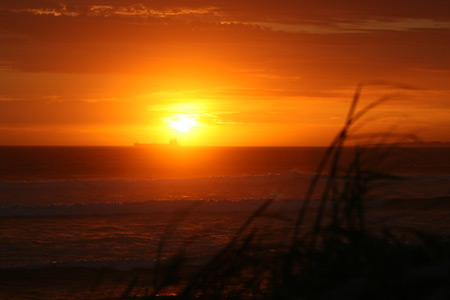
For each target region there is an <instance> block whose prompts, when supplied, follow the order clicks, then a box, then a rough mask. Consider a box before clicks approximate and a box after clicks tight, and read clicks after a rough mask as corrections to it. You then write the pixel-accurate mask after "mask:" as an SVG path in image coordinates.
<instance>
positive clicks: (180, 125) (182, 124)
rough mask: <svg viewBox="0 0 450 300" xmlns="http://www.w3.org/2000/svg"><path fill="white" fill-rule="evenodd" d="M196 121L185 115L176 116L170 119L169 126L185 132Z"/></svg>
mask: <svg viewBox="0 0 450 300" xmlns="http://www.w3.org/2000/svg"><path fill="white" fill-rule="evenodd" d="M196 124H197V122H196V121H195V120H193V119H190V118H189V117H187V116H178V117H175V118H173V119H171V120H170V126H172V128H173V129H176V130H178V131H181V132H186V131H188V130H189V129H191V128H192V127H193V126H195V125H196Z"/></svg>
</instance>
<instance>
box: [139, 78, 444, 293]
mask: <svg viewBox="0 0 450 300" xmlns="http://www.w3.org/2000/svg"><path fill="white" fill-rule="evenodd" d="M378 83H379V82H378ZM397 87H401V88H406V87H405V86H397ZM361 91H362V85H359V86H358V87H357V89H356V92H355V94H354V97H353V101H352V104H351V106H350V109H349V113H348V116H347V118H346V122H345V124H344V126H343V128H342V129H341V131H340V132H339V133H338V135H337V136H336V138H335V139H334V140H333V142H332V143H331V145H330V146H329V147H328V149H327V151H326V153H325V154H324V156H323V159H322V161H321V163H320V164H319V166H318V169H317V174H316V175H315V177H314V178H313V179H312V181H311V184H310V186H309V189H308V191H307V194H306V196H305V198H304V199H302V206H301V208H300V209H299V210H298V212H297V213H296V215H295V217H294V218H293V219H288V220H290V221H289V222H290V223H289V224H288V225H289V226H286V228H285V229H283V230H282V231H281V232H279V239H278V240H275V241H274V239H270V241H268V239H267V235H266V233H265V231H264V229H261V228H259V227H256V226H254V224H255V222H257V220H258V219H260V218H261V217H262V216H263V215H264V213H265V212H266V211H267V210H268V208H269V207H270V205H271V203H272V202H273V201H274V200H275V199H274V198H270V199H268V200H266V201H265V202H264V203H263V205H261V206H260V207H259V208H258V209H257V210H256V211H255V212H254V213H253V214H252V215H251V216H250V217H249V218H248V219H247V220H246V222H245V223H244V224H242V226H241V227H240V229H239V230H238V231H237V232H236V234H235V235H234V236H233V238H232V239H231V240H230V242H229V243H228V244H227V245H226V246H225V247H224V248H223V249H222V250H221V251H220V252H219V253H218V254H216V255H214V256H213V257H211V258H210V259H209V260H208V261H207V262H206V263H204V264H203V265H201V266H199V267H196V268H194V269H189V268H185V267H184V263H185V261H186V259H185V255H184V249H180V251H179V253H178V254H177V255H176V256H175V257H173V259H172V261H171V263H167V264H166V265H165V266H164V267H162V266H160V265H158V268H157V269H158V270H157V272H156V273H155V274H156V275H155V281H154V284H153V285H154V286H153V289H152V292H151V293H150V294H149V295H147V296H145V297H144V298H145V299H161V298H176V299H400V298H402V299H448V297H450V288H449V285H448V283H449V282H450V243H449V239H448V237H441V236H432V235H430V234H425V233H423V232H419V231H411V232H410V233H409V234H410V236H411V237H413V238H412V240H413V242H409V241H407V240H405V239H404V238H401V237H399V236H398V235H397V234H396V232H395V231H393V230H390V229H389V228H384V229H382V230H371V229H369V228H368V226H367V224H366V223H367V222H366V212H365V200H366V199H367V195H368V192H369V191H370V189H371V186H372V184H374V183H376V182H377V180H379V179H383V178H385V176H388V175H387V174H386V173H384V172H382V171H383V170H382V165H383V161H384V160H385V159H386V158H387V157H388V156H389V151H390V150H391V147H389V146H386V145H384V146H379V145H381V144H383V141H384V140H383V139H385V138H388V135H383V138H382V139H380V141H379V142H380V143H377V144H375V145H373V146H372V147H370V151H369V150H368V148H367V147H357V146H353V147H352V148H351V151H353V159H352V160H351V161H346V162H343V160H342V153H343V151H348V149H349V148H347V147H346V146H347V145H346V144H345V143H346V142H347V141H348V139H349V137H350V135H351V133H352V130H353V129H354V128H355V127H356V128H357V127H358V126H362V125H363V123H364V121H362V120H363V117H364V116H365V115H366V114H367V113H368V112H369V111H371V110H372V109H373V108H375V107H376V106H378V105H380V104H381V103H383V102H385V101H387V100H388V99H390V97H391V96H386V97H383V98H380V99H378V100H376V101H373V102H371V103H369V104H367V105H366V106H365V107H363V108H362V109H360V110H358V109H357V107H358V104H359V100H360V96H361ZM319 182H321V184H320V185H319ZM319 187H320V189H321V190H319V191H318V189H319ZM318 193H319V194H320V197H319V199H315V198H314V199H313V195H317V194H318ZM312 203H315V204H317V203H318V205H315V206H313V205H312ZM286 222H288V221H286ZM193 242H194V243H195V241H193ZM187 269H189V270H188V271H186V270H187ZM130 289H132V286H130ZM171 289H176V292H175V293H174V295H173V296H167V293H164V291H167V290H171ZM161 295H166V296H161Z"/></svg>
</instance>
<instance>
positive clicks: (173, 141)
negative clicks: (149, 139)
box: [134, 139, 180, 147]
mask: <svg viewBox="0 0 450 300" xmlns="http://www.w3.org/2000/svg"><path fill="white" fill-rule="evenodd" d="M134 146H136V147H179V146H180V144H179V143H178V141H177V139H170V141H169V143H168V144H141V143H134Z"/></svg>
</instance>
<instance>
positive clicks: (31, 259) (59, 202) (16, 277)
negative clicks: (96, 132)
mask: <svg viewBox="0 0 450 300" xmlns="http://www.w3.org/2000/svg"><path fill="white" fill-rule="evenodd" d="M325 151H326V148H321V147H0V298H2V299H9V298H11V299H58V297H59V298H60V299H69V298H70V299H88V298H91V297H92V299H97V298H95V297H94V296H92V295H94V294H95V293H91V294H88V291H87V290H86V289H85V288H84V290H83V292H80V288H79V287H77V291H78V292H79V293H76V292H75V293H74V292H73V291H72V290H71V288H73V287H74V284H73V282H78V283H77V284H82V283H83V282H84V283H86V284H87V282H89V284H92V282H97V281H95V280H94V279H96V278H97V277H95V278H94V279H93V278H91V277H92V276H94V275H89V274H97V275H98V274H103V275H104V274H105V272H107V273H108V274H116V275H117V274H119V273H120V272H125V273H127V272H128V273H127V274H131V273H132V272H136V270H145V269H151V268H152V267H153V266H154V264H155V261H156V260H162V261H164V260H166V259H169V258H170V257H171V256H172V255H173V254H174V253H176V252H177V251H178V250H179V249H180V248H182V247H185V245H186V241H194V242H193V243H191V244H190V246H189V251H188V252H187V253H188V256H189V257H190V258H191V259H192V263H193V264H195V263H196V262H197V263H200V262H201V261H202V260H204V259H206V258H207V257H209V256H211V255H213V254H214V253H216V252H217V251H219V250H220V248H221V247H223V246H224V245H225V244H226V243H227V241H229V240H230V238H231V237H232V236H233V234H234V232H236V230H237V229H238V228H239V226H240V225H241V224H242V223H243V222H244V221H245V220H246V218H247V217H248V216H249V215H251V214H252V212H253V211H254V210H255V209H257V208H258V207H259V206H260V205H261V204H262V203H263V202H264V201H265V200H266V199H269V198H274V199H275V201H274V202H273V204H272V206H271V207H270V209H271V211H272V212H277V213H280V212H285V213H286V214H287V215H289V214H292V213H295V212H296V211H297V210H298V209H299V207H300V206H301V204H302V200H303V198H304V196H305V193H306V191H307V188H308V186H309V184H310V181H311V178H313V177H314V175H315V174H316V170H317V166H318V165H319V163H320V161H321V158H322V157H323V155H324V153H325ZM379 151H380V150H379V149H376V148H372V149H370V148H369V149H366V154H367V157H369V162H370V163H371V164H372V165H373V167H374V168H376V171H377V172H379V173H380V174H381V173H383V174H389V176H380V179H379V180H377V181H376V184H374V185H373V186H371V190H370V192H369V193H368V195H367V206H368V207H375V208H377V207H383V206H385V205H387V204H389V203H391V204H392V203H393V201H403V202H405V201H410V203H414V205H412V206H415V207H419V208H420V211H423V210H425V209H422V208H423V207H425V205H422V206H421V205H420V204H419V205H418V204H417V203H418V201H419V202H420V201H423V203H428V202H429V201H428V202H427V200H426V199H442V198H446V197H449V196H450V148H394V149H390V150H389V155H388V156H386V157H384V156H379V155H378V156H377V153H379ZM352 154H353V150H352V149H346V150H345V151H344V153H343V163H344V164H346V163H348V162H349V161H350V160H351V157H352ZM382 158H383V159H382ZM324 178H326V177H325V176H324ZM321 184H323V180H322V181H319V187H318V191H317V193H316V194H314V195H313V199H316V198H318V197H319V196H320V188H321ZM406 203H408V202H406ZM311 205H312V206H313V207H314V205H316V204H315V202H314V201H313V203H312V204H311ZM392 207H394V208H393V209H394V210H395V211H394V212H393V211H392V210H391V211H390V212H389V216H390V221H386V216H383V217H384V218H385V219H383V220H384V221H383V222H385V223H386V222H392V224H394V225H395V226H400V225H404V226H413V225H418V226H419V227H422V228H429V229H430V230H436V231H438V232H440V233H442V232H446V233H447V234H448V231H447V230H448V229H449V224H448V221H447V219H448V218H446V217H445V216H444V215H440V216H436V215H434V216H433V218H425V219H420V218H419V215H421V216H422V217H423V214H422V213H418V212H417V210H416V211H415V212H414V213H412V214H411V213H409V212H408V209H407V206H406V208H405V207H404V206H402V207H400V208H398V209H397V210H396V208H395V205H393V206H392ZM393 216H397V221H395V220H394V217H393ZM277 222H278V221H274V220H272V221H267V219H265V220H264V221H262V222H260V223H257V224H256V225H255V226H260V228H268V227H272V228H274V227H280V226H289V225H287V224H286V223H283V224H284V225H281V223H280V222H278V223H277ZM194 237H195V238H194ZM161 241H164V244H162V242H161ZM61 270H64V272H62V271H61ZM67 270H71V271H70V272H68V271H67ZM75 270H76V271H75ZM105 270H106V271H105ZM49 272H50V273H51V275H48V274H49ZM55 272H56V273H55ZM117 272H118V273H117ZM130 272H131V273H130ZM55 274H57V275H55ZM61 274H64V275H61ZM68 274H70V275H68ZM120 274H122V273H120ZM97 275H96V276H97ZM103 275H102V276H103ZM27 276H28V277H27ZM46 276H47V277H48V278H47V277H46ZM65 276H66V277H67V276H68V277H67V278H66V277H65ZM77 276H78V277H77ZM89 276H91V277H89ZM99 276H100V275H99ZM121 276H122V275H121ZM79 277H82V278H85V281H83V280H81V281H80V278H79ZM42 278H47V279H45V280H44V279H42ZM49 278H50V279H49ZM61 278H64V280H63V281H61V280H62V279H61ZM117 278H122V277H120V276H119V275H117ZM117 278H116V279H117ZM97 279H98V278H97ZM116 279H114V280H116ZM58 280H59V281H58ZM108 280H110V279H108ZM117 280H119V279H117ZM44 281H45V282H46V283H45V284H43V282H44ZM27 282H28V284H27ZM49 282H54V284H55V285H56V286H57V287H55V286H49V284H50V283H49ZM114 282H115V281H114ZM103 283H104V282H103ZM104 284H105V283H104ZM106 284H109V285H114V286H115V287H116V288H118V286H119V285H117V284H116V283H114V284H113V281H108V283H106ZM24 287H25V288H24ZM93 289H95V284H94V287H93ZM102 290H103V291H104V290H105V289H102ZM91 292H92V290H91ZM97 292H98V291H97ZM119 292H120V291H119ZM119 292H117V293H119ZM111 293H113V292H111ZM68 295H70V297H69V296H68ZM87 295H89V297H88V296H87ZM95 295H96V294H95ZM98 297H99V299H100V298H102V299H105V297H106V296H105V295H104V294H101V296H98Z"/></svg>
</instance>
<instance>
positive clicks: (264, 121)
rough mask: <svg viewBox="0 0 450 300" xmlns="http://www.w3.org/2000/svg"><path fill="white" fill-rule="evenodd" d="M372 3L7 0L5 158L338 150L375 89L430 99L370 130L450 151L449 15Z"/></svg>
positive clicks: (437, 7) (2, 78)
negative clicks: (120, 148)
mask: <svg viewBox="0 0 450 300" xmlns="http://www.w3.org/2000/svg"><path fill="white" fill-rule="evenodd" d="M37 2H38V3H37ZM316 2H317V3H316ZM365 2H367V1H337V0H324V1H315V2H313V1H303V0H296V1H282V0H278V1H264V0H259V1H230V0H219V1H203V0H195V1H194V0H190V1H189V0H174V1H167V0H157V1H132V0H101V1H87V0H66V1H63V0H62V1H45V0H43V1H32V0H22V1H16V0H2V1H1V3H0V41H1V47H0V145H132V144H133V143H134V142H141V143H151V142H156V143H166V142H168V140H169V139H170V138H173V137H175V138H178V140H179V141H180V142H181V144H182V145H202V146H203V145H204V146H208V145H211V146H217V145H225V146H231V145H326V144H328V142H329V141H330V138H331V137H332V136H333V135H334V134H335V132H336V130H337V129H338V128H339V127H340V126H341V125H342V123H343V121H344V118H345V114H346V110H347V109H348V106H349V103H350V101H351V97H352V93H353V90H354V88H355V86H356V85H357V84H358V83H359V82H361V81H369V80H386V81H395V82H401V83H405V84H408V85H411V86H415V87H417V88H420V89H415V90H398V89H392V88H388V87H386V86H374V85H370V86H367V87H366V88H365V89H364V97H363V102H366V103H367V102H368V101H370V100H371V99H376V98H377V97H379V96H381V95H384V94H386V93H398V92H400V93H401V95H399V97H396V98H394V99H392V100H390V101H388V102H387V103H385V104H384V105H383V106H381V107H380V108H379V109H377V110H376V111H374V112H373V113H372V114H371V116H370V123H369V124H367V125H366V127H364V128H365V130H366V131H368V132H375V131H386V130H392V128H394V127H395V130H396V131H397V132H408V133H415V134H417V135H419V136H420V137H421V138H422V139H423V140H425V141H434V140H438V141H450V54H449V53H450V14H449V11H450V2H449V1H447V0H442V1H441V0H433V1H427V2H426V3H425V2H424V1H421V0H420V1H419V0H409V1H406V0H400V1H388V0H379V1H372V2H373V3H369V4H368V3H365ZM319 3H320V4H319ZM180 115H183V116H186V117H188V118H192V119H194V120H195V121H196V125H195V126H194V127H192V129H190V130H189V131H187V132H185V133H183V132H178V131H176V130H174V129H172V128H171V127H170V120H171V119H173V118H175V117H177V116H180Z"/></svg>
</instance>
